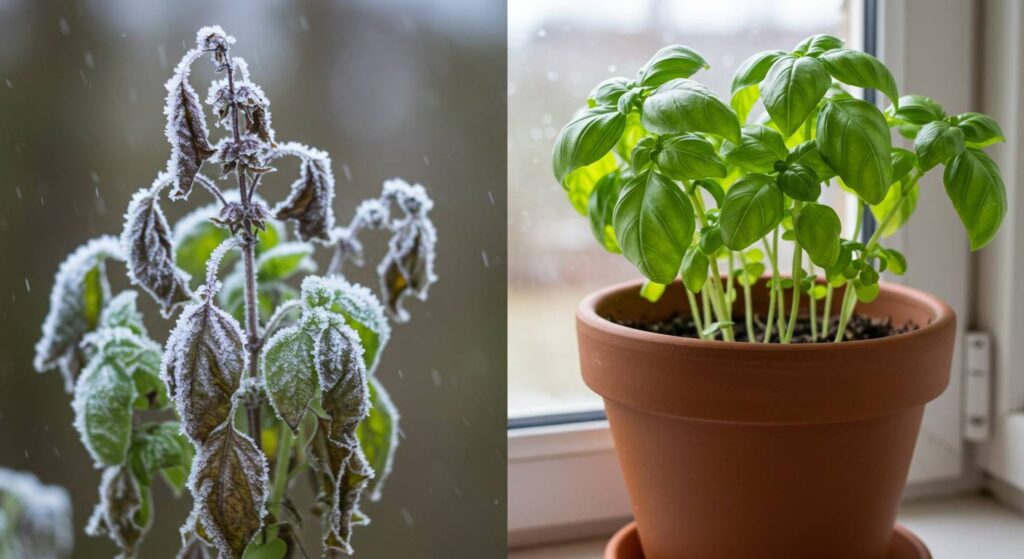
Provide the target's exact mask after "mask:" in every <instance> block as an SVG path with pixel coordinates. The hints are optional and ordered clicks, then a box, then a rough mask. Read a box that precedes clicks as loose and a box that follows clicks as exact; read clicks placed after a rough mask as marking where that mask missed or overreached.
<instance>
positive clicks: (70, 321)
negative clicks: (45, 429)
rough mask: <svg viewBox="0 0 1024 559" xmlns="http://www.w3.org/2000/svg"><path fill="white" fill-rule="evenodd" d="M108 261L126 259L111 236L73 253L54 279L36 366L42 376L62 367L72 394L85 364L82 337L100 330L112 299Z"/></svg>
mask: <svg viewBox="0 0 1024 559" xmlns="http://www.w3.org/2000/svg"><path fill="white" fill-rule="evenodd" d="M107 258H113V259H115V260H124V253H123V251H122V250H121V244H120V243H119V242H118V240H117V239H116V238H115V237H111V236H104V237H99V238H97V239H93V240H91V241H89V242H88V243H85V244H84V245H82V246H80V247H78V248H77V249H76V250H75V251H74V252H72V253H71V254H70V255H69V256H68V257H67V258H66V259H65V260H64V262H62V263H61V265H60V268H58V270H57V275H56V277H55V278H54V282H53V290H52V291H51V292H50V310H49V312H48V313H47V315H46V320H44V321H43V333H42V337H41V338H40V339H39V341H38V342H37V343H36V348H35V349H36V354H35V360H34V361H33V365H34V366H35V369H36V371H38V372H40V373H42V372H45V371H49V370H51V369H54V368H59V369H60V371H61V374H62V375H63V376H64V383H65V387H66V389H67V390H68V392H70V391H71V387H72V386H74V381H75V378H76V377H77V376H78V372H79V371H80V370H81V368H82V366H83V365H84V364H85V356H84V355H83V354H82V352H81V350H80V348H79V344H80V343H81V341H82V337H83V336H85V334H86V333H88V332H90V331H92V330H94V329H95V328H96V326H97V324H98V322H99V319H100V312H101V310H100V309H101V308H102V306H103V304H104V303H105V302H106V301H107V300H108V299H109V298H110V286H109V284H108V283H107V277H106V269H105V266H104V264H103V262H104V260H106V259H107Z"/></svg>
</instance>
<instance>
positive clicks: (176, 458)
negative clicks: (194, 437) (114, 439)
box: [128, 421, 193, 491]
mask: <svg viewBox="0 0 1024 559" xmlns="http://www.w3.org/2000/svg"><path fill="white" fill-rule="evenodd" d="M192 455H193V450H192V444H191V443H190V442H189V441H188V439H186V438H185V436H184V435H182V434H181V427H180V426H179V425H178V422H177V421H165V422H162V423H144V424H142V425H139V426H138V427H137V428H136V429H135V432H134V433H132V446H131V449H130V456H129V461H128V464H129V466H130V467H131V470H132V474H133V475H134V476H135V479H137V480H138V481H139V483H141V484H143V485H145V486H149V485H151V484H152V482H153V476H154V475H155V474H156V473H157V472H161V471H164V470H167V469H171V468H174V469H178V470H182V469H184V471H186V472H187V471H188V469H189V468H190V467H191V464H192ZM182 481H184V480H182ZM168 483H170V481H169V482H168ZM182 488H183V487H177V486H172V489H174V490H176V491H180V490H181V489H182Z"/></svg>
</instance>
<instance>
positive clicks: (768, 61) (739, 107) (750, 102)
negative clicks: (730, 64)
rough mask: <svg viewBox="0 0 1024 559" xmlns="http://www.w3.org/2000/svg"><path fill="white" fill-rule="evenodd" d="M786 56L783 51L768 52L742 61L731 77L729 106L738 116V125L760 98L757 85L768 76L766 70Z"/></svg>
mask: <svg viewBox="0 0 1024 559" xmlns="http://www.w3.org/2000/svg"><path fill="white" fill-rule="evenodd" d="M783 56H786V53H785V51H781V50H770V51H764V52H759V53H757V54H755V55H754V56H751V57H750V58H748V59H746V60H744V61H743V63H742V64H740V66H739V68H737V69H736V73H735V74H733V76H732V88H731V92H732V99H730V101H729V105H730V106H732V108H733V110H734V111H736V114H737V115H738V116H739V119H740V123H743V122H746V120H747V115H749V114H750V109H751V108H752V107H753V106H754V102H755V101H757V99H758V97H760V96H761V92H760V90H759V89H758V87H757V85H758V84H760V83H761V80H763V79H764V77H765V76H766V75H768V70H769V69H770V68H771V67H772V65H773V64H775V61H776V60H778V59H779V58H782V57H783Z"/></svg>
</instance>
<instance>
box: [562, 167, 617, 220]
mask: <svg viewBox="0 0 1024 559" xmlns="http://www.w3.org/2000/svg"><path fill="white" fill-rule="evenodd" d="M617 168H618V166H617V164H616V163H615V156H614V155H612V153H611V152H608V153H607V154H605V155H604V157H602V158H601V159H598V160H597V161H595V162H593V163H591V164H590V165H585V166H583V167H580V168H579V169H576V170H574V171H573V172H571V173H569V175H568V176H566V177H565V180H564V181H563V182H562V185H563V187H564V188H565V190H566V193H567V194H568V195H569V202H570V203H571V204H572V207H573V208H576V211H577V212H579V214H580V215H587V201H588V200H589V199H590V192H591V191H593V190H594V186H596V185H597V181H599V180H601V177H603V176H605V175H607V174H608V173H611V172H612V171H614V170H615V169H617Z"/></svg>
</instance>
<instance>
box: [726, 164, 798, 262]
mask: <svg viewBox="0 0 1024 559" xmlns="http://www.w3.org/2000/svg"><path fill="white" fill-rule="evenodd" d="M783 207H784V202H783V195H782V190H781V189H780V188H779V186H778V185H777V184H776V183H775V179H773V178H772V177H769V176H767V175H759V174H752V175H747V176H745V177H743V178H741V179H740V180H738V181H736V182H735V183H733V185H732V187H731V188H730V189H729V191H728V192H727V193H726V195H725V203H723V204H722V214H721V217H720V224H721V229H722V242H724V243H725V246H727V247H729V248H730V249H732V250H743V249H745V248H747V247H748V246H750V245H752V244H754V243H755V242H757V240H758V239H760V238H761V237H763V236H765V235H767V234H768V233H769V232H770V231H771V230H772V229H774V228H775V227H776V226H777V225H778V224H779V222H781V221H782V213H783Z"/></svg>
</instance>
